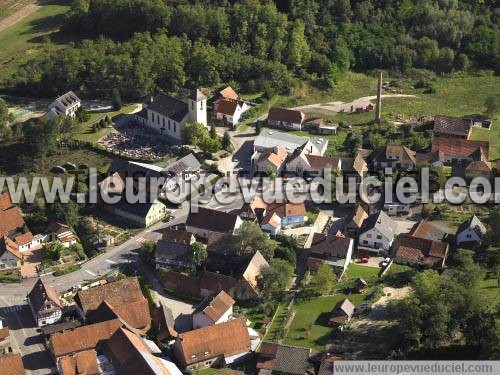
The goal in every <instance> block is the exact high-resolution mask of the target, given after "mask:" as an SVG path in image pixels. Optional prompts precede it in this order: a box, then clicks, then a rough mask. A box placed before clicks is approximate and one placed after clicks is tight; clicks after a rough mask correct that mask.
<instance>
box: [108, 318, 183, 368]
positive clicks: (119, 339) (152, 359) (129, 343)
mask: <svg viewBox="0 0 500 375" xmlns="http://www.w3.org/2000/svg"><path fill="white" fill-rule="evenodd" d="M101 348H102V352H103V353H104V356H105V357H106V358H107V359H108V360H109V363H110V364H111V365H112V366H113V368H114V369H115V370H116V373H117V374H141V375H182V372H181V371H180V370H179V369H178V368H177V366H176V365H175V364H174V363H173V362H172V361H171V360H170V359H169V358H168V357H166V356H165V355H164V354H163V353H162V351H161V350H160V349H159V348H158V346H157V345H156V344H155V343H154V342H153V341H150V340H146V339H143V338H141V337H140V336H138V335H137V334H135V333H133V332H131V331H129V330H128V329H126V328H118V330H117V331H116V332H115V333H114V334H113V335H112V336H111V337H110V338H109V340H106V341H105V342H104V343H103V344H102V345H101Z"/></svg>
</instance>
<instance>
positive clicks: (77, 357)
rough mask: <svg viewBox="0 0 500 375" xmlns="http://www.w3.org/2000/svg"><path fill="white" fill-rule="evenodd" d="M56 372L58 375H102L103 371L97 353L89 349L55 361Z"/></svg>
mask: <svg viewBox="0 0 500 375" xmlns="http://www.w3.org/2000/svg"><path fill="white" fill-rule="evenodd" d="M108 370H110V369H108ZM57 371H58V373H59V375H76V374H89V375H90V374H92V375H100V374H103V372H104V369H103V368H102V367H101V363H100V361H99V358H98V356H97V352H96V351H95V350H94V349H90V350H85V351H83V352H78V353H75V354H73V355H71V354H70V355H66V356H63V357H61V358H59V359H58V360H57Z"/></svg>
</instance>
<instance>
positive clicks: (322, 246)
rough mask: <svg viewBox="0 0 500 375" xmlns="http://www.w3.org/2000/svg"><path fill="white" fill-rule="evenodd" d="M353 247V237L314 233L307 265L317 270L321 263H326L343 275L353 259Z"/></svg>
mask: <svg viewBox="0 0 500 375" xmlns="http://www.w3.org/2000/svg"><path fill="white" fill-rule="evenodd" d="M353 249H354V240H353V239H352V238H347V237H343V236H335V235H333V234H322V233H314V235H313V238H312V242H311V247H310V249H309V251H310V255H309V257H308V259H307V267H308V268H309V269H310V270H316V269H317V268H318V266H319V264H320V263H326V264H328V265H330V266H331V267H333V268H334V269H335V270H336V271H338V273H339V274H340V275H343V274H344V272H345V271H346V270H347V267H348V266H349V262H350V261H351V258H352V252H353Z"/></svg>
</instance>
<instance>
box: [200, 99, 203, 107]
mask: <svg viewBox="0 0 500 375" xmlns="http://www.w3.org/2000/svg"><path fill="white" fill-rule="evenodd" d="M200 109H203V100H202V101H201V102H200Z"/></svg>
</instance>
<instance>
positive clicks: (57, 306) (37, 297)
mask: <svg viewBox="0 0 500 375" xmlns="http://www.w3.org/2000/svg"><path fill="white" fill-rule="evenodd" d="M28 304H29V306H30V309H31V313H32V314H33V318H34V319H35V322H36V324H37V325H38V327H43V326H45V325H48V324H54V323H57V322H59V321H60V320H61V317H62V312H63V306H62V304H61V301H60V300H59V295H58V294H57V292H56V290H55V289H54V288H52V287H51V286H49V285H47V284H45V283H44V282H43V281H42V279H40V278H39V279H38V281H37V282H36V283H35V285H34V286H33V288H32V289H31V291H30V292H29V294H28Z"/></svg>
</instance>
